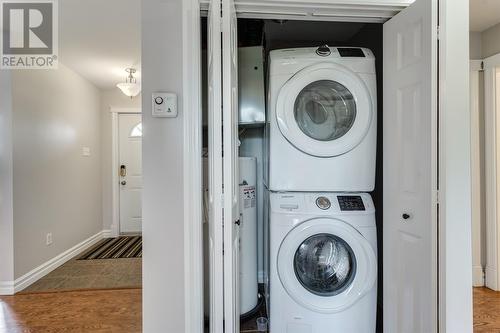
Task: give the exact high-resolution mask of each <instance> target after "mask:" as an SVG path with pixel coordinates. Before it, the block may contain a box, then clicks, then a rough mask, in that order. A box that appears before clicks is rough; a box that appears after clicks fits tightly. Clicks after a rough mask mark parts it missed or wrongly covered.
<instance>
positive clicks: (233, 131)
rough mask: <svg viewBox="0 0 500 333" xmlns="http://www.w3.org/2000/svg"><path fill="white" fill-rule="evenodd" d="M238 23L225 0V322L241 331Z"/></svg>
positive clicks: (231, 331) (230, 328)
mask: <svg viewBox="0 0 500 333" xmlns="http://www.w3.org/2000/svg"><path fill="white" fill-rule="evenodd" d="M237 27H238V22H237V18H236V8H235V6H234V0H222V64H223V65H222V75H223V78H222V82H223V88H222V105H223V108H222V109H223V112H222V119H223V156H224V159H223V160H224V168H223V170H224V322H225V332H226V333H237V332H239V331H240V300H239V290H240V288H239V272H240V269H239V265H240V252H239V248H240V209H239V208H240V205H239V194H240V189H239V164H238V163H239V159H238V155H239V140H238V114H239V112H238V31H237Z"/></svg>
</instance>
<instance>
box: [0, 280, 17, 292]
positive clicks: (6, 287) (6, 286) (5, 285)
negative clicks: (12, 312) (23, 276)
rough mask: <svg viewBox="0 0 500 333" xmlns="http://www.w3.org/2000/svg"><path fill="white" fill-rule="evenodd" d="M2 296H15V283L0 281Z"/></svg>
mask: <svg viewBox="0 0 500 333" xmlns="http://www.w3.org/2000/svg"><path fill="white" fill-rule="evenodd" d="M0 295H14V282H13V281H0Z"/></svg>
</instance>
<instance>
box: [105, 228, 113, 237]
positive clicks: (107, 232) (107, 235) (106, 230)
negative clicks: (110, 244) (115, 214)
mask: <svg viewBox="0 0 500 333" xmlns="http://www.w3.org/2000/svg"><path fill="white" fill-rule="evenodd" d="M111 237H115V235H114V234H113V231H112V230H111V229H104V230H103V231H102V238H111Z"/></svg>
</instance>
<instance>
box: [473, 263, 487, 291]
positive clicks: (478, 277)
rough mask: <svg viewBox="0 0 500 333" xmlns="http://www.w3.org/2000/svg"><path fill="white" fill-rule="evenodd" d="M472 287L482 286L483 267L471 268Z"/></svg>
mask: <svg viewBox="0 0 500 333" xmlns="http://www.w3.org/2000/svg"><path fill="white" fill-rule="evenodd" d="M472 286H474V287H483V286H484V272H483V266H472Z"/></svg>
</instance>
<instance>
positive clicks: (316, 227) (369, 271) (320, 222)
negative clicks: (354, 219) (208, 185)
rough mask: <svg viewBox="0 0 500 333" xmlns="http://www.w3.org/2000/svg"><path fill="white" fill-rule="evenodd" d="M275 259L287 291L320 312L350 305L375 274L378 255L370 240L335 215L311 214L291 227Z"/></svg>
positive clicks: (375, 276) (335, 310)
mask: <svg viewBox="0 0 500 333" xmlns="http://www.w3.org/2000/svg"><path fill="white" fill-rule="evenodd" d="M277 264H278V275H279V279H280V281H281V283H282V284H283V287H284V288H285V290H286V291H287V293H288V294H289V295H290V296H291V297H292V298H293V299H294V300H295V301H296V302H297V303H299V304H301V305H302V306H304V307H306V308H308V309H310V310H313V311H316V312H321V313H334V312H338V311H342V310H344V309H345V308H347V307H349V306H351V305H352V304H353V303H355V302H356V301H357V300H358V299H360V298H361V297H363V296H364V295H365V294H366V292H368V291H369V290H370V289H371V288H372V287H373V285H374V283H375V281H376V278H377V259H376V255H375V252H374V249H373V248H372V247H371V245H370V243H369V242H368V240H366V239H365V238H364V237H363V236H362V235H361V234H360V233H359V232H358V231H357V230H356V229H354V228H353V227H351V226H350V225H349V224H347V223H345V222H343V221H341V220H338V219H333V218H316V219H312V220H309V221H306V222H304V223H301V224H300V225H298V226H297V227H295V228H294V229H293V230H292V231H290V233H289V234H288V235H287V236H286V238H285V239H284V240H283V243H282V244H281V246H280V249H279V252H278V262H277Z"/></svg>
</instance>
